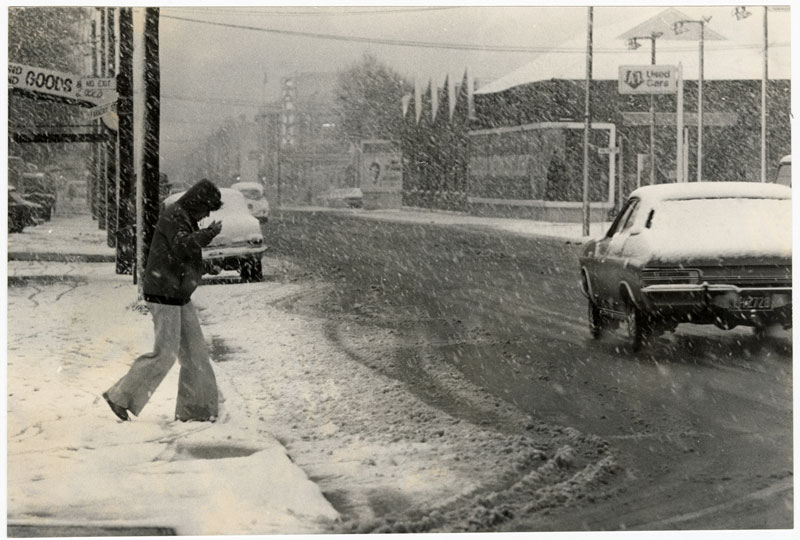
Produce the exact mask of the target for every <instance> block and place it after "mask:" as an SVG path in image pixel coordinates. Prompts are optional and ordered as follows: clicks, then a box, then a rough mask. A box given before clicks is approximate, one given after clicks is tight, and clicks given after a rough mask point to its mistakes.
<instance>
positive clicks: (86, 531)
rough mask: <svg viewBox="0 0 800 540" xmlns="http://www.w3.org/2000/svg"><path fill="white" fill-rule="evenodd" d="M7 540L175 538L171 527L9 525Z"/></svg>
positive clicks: (174, 532)
mask: <svg viewBox="0 0 800 540" xmlns="http://www.w3.org/2000/svg"><path fill="white" fill-rule="evenodd" d="M6 534H7V536H8V537H9V538H52V537H72V536H177V534H178V533H177V531H175V529H173V528H172V527H158V526H137V525H131V526H125V525H121V526H116V525H33V524H13V523H9V524H8V527H7V528H6Z"/></svg>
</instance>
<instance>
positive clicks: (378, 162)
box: [359, 139, 403, 193]
mask: <svg viewBox="0 0 800 540" xmlns="http://www.w3.org/2000/svg"><path fill="white" fill-rule="evenodd" d="M359 172H360V180H361V191H362V192H363V193H367V192H373V193H376V192H383V193H400V191H401V190H402V189H403V164H402V154H401V153H400V149H399V147H398V145H397V143H395V142H392V141H387V140H377V139H376V140H367V141H362V142H361V170H360V171H359Z"/></svg>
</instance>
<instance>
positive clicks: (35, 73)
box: [8, 62, 118, 104]
mask: <svg viewBox="0 0 800 540" xmlns="http://www.w3.org/2000/svg"><path fill="white" fill-rule="evenodd" d="M8 86H9V88H19V89H22V90H28V91H30V92H37V93H40V94H49V95H51V96H59V97H63V98H68V99H75V100H79V101H85V102H90V103H95V104H99V103H107V102H109V101H114V100H116V99H117V97H118V96H117V92H116V89H117V81H116V79H114V78H113V77H108V78H97V77H81V76H80V75H75V74H74V73H66V72H63V71H55V70H52V69H44V68H40V67H35V66H26V65H24V64H13V63H11V62H9V64H8Z"/></svg>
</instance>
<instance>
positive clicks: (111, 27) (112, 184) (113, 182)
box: [106, 8, 119, 247]
mask: <svg viewBox="0 0 800 540" xmlns="http://www.w3.org/2000/svg"><path fill="white" fill-rule="evenodd" d="M106 9H107V10H108V13H109V16H108V30H107V35H108V42H109V56H108V58H109V63H108V69H107V73H106V75H107V76H108V77H110V78H114V77H116V74H117V62H118V61H119V54H118V49H119V47H118V41H117V32H116V28H115V26H116V19H117V8H106ZM106 133H108V140H107V142H106V154H107V155H108V168H107V170H106V186H107V189H106V232H107V236H106V241H107V242H108V247H116V245H117V212H118V209H117V162H118V161H119V149H118V146H117V135H116V134H115V133H114V132H113V130H111V129H107V130H106Z"/></svg>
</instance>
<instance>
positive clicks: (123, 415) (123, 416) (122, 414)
mask: <svg viewBox="0 0 800 540" xmlns="http://www.w3.org/2000/svg"><path fill="white" fill-rule="evenodd" d="M103 399H105V400H106V403H108V406H109V407H111V410H112V411H114V414H116V415H117V418H119V419H120V420H122V421H123V422H125V421H128V420H130V418H128V410H127V409H126V408H125V407H120V406H119V405H117V404H116V403H114V402H113V401H111V400H110V399H108V392H105V393H103Z"/></svg>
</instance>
